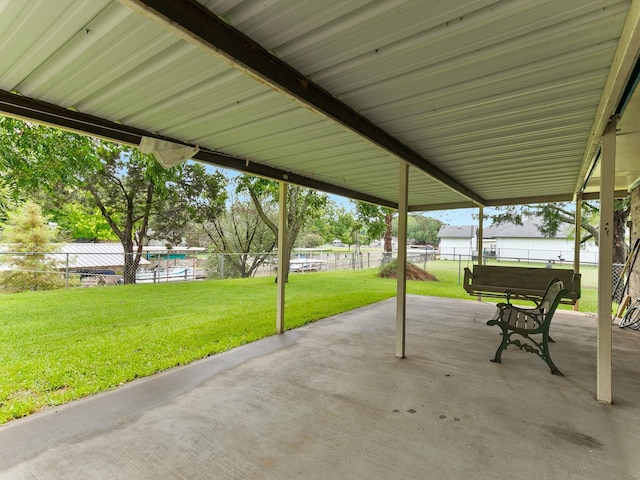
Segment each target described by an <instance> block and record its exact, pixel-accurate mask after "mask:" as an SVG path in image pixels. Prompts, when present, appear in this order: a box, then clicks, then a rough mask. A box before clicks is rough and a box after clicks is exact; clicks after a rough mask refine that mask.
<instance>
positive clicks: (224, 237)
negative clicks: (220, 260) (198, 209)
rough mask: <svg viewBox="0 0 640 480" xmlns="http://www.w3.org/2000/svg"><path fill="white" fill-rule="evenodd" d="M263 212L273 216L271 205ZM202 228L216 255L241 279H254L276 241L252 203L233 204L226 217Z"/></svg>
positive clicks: (217, 218) (264, 206)
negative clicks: (221, 257) (220, 256)
mask: <svg viewBox="0 0 640 480" xmlns="http://www.w3.org/2000/svg"><path fill="white" fill-rule="evenodd" d="M262 209H263V212H264V213H265V215H267V216H268V217H272V216H273V212H272V211H271V210H272V206H271V205H269V204H267V205H263V206H262ZM202 228H203V229H204V230H205V232H206V233H207V235H208V236H209V238H210V239H211V241H212V242H213V245H214V246H215V249H216V252H219V253H221V254H223V256H224V261H225V263H226V264H228V265H230V266H231V269H232V270H233V272H234V273H236V275H237V276H240V277H242V278H246V277H251V276H253V275H254V274H255V271H256V270H257V269H258V268H259V267H260V266H261V265H262V264H263V263H264V262H265V260H266V259H267V258H268V257H269V253H270V252H271V251H273V249H274V247H275V245H276V237H275V236H274V234H273V232H272V231H271V229H270V228H269V227H268V226H267V225H266V224H265V222H264V221H263V220H262V219H261V218H260V215H259V214H258V211H257V210H256V208H255V205H254V204H253V202H251V201H245V202H243V201H240V200H236V201H234V202H233V203H232V204H231V206H230V207H229V210H228V211H227V212H226V213H225V214H224V215H220V216H217V217H215V218H213V219H212V220H211V221H209V222H204V223H203V224H202Z"/></svg>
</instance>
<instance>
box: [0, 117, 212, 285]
mask: <svg viewBox="0 0 640 480" xmlns="http://www.w3.org/2000/svg"><path fill="white" fill-rule="evenodd" d="M0 162H1V163H0V171H4V172H7V173H8V177H7V179H5V181H9V182H11V183H12V184H15V185H17V186H18V187H20V188H21V189H22V190H24V191H26V192H29V193H31V194H32V195H35V194H36V193H37V192H42V191H43V189H44V190H45V191H46V192H47V194H48V195H49V196H50V197H51V198H52V199H56V200H54V201H53V202H52V203H53V204H57V205H62V204H63V203H64V202H65V201H67V200H68V198H69V197H70V195H73V194H78V192H81V193H82V195H80V194H78V197H76V198H80V197H82V196H83V195H84V196H85V197H84V198H88V202H87V205H88V206H89V207H91V208H97V210H98V211H99V212H100V214H101V215H102V217H103V218H104V220H105V221H106V223H107V224H108V225H109V228H110V229H111V230H112V232H113V234H114V235H115V236H116V237H117V238H118V240H119V241H120V243H121V244H122V246H123V249H124V255H125V256H124V281H125V283H134V282H135V272H136V270H137V268H138V264H139V262H140V257H141V254H142V247H143V245H145V244H146V242H147V240H148V238H149V231H148V230H149V223H150V219H151V218H152V217H153V216H155V215H159V214H160V212H163V211H164V212H172V213H173V215H175V216H176V217H177V216H178V213H179V212H187V213H189V214H196V212H203V211H206V208H209V207H207V206H206V205H200V202H201V200H200V199H201V198H204V197H205V195H203V194H202V190H201V189H204V188H206V189H209V188H211V189H213V190H215V189H216V188H215V186H214V184H215V183H216V181H217V177H215V178H213V179H211V178H208V179H203V176H202V172H203V171H204V168H198V167H195V166H188V165H180V166H177V167H173V168H171V169H169V170H165V169H163V168H162V167H161V166H160V165H159V164H158V162H156V161H155V159H154V158H153V157H152V156H151V155H143V154H142V153H140V152H139V151H138V150H137V149H134V148H131V147H124V146H121V145H115V144H112V143H109V142H104V141H101V140H98V139H94V138H89V137H84V136H82V135H78V134H75V133H70V132H65V131H62V130H57V129H53V128H49V127H45V126H41V125H35V124H31V123H29V122H21V121H19V120H15V119H9V118H4V117H0ZM200 167H202V166H200ZM183 173H184V177H183V176H182V175H183ZM219 190H220V187H219V186H218V191H219ZM214 196H215V195H214V194H211V193H207V194H206V197H207V198H209V197H214ZM214 203H215V202H214ZM215 208H217V207H215V206H211V207H210V209H211V211H213V210H215ZM210 213H211V212H210ZM166 216H169V213H167V214H166Z"/></svg>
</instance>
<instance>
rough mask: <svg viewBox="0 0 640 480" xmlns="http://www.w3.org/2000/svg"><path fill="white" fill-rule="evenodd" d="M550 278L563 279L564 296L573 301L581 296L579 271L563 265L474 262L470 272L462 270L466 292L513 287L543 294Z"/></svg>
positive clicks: (502, 290)
mask: <svg viewBox="0 0 640 480" xmlns="http://www.w3.org/2000/svg"><path fill="white" fill-rule="evenodd" d="M553 279H558V280H560V281H562V283H563V286H564V288H565V289H566V292H565V293H564V294H563V296H564V298H569V299H571V300H572V301H573V302H575V301H576V300H577V299H579V298H580V274H577V273H575V272H574V271H573V270H569V269H562V268H557V269H556V268H535V267H507V266H501V265H473V274H472V275H466V272H465V286H464V287H465V290H467V291H468V292H469V293H476V292H483V291H484V292H495V293H504V292H506V291H513V292H521V293H522V294H524V295H533V296H536V295H538V296H542V295H543V292H546V290H547V287H548V286H549V285H550V281H551V280H553Z"/></svg>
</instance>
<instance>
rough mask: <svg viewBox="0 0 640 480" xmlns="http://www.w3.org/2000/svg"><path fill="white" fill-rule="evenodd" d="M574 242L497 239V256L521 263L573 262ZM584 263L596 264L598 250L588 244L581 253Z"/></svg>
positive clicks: (570, 240) (542, 239)
mask: <svg viewBox="0 0 640 480" xmlns="http://www.w3.org/2000/svg"><path fill="white" fill-rule="evenodd" d="M573 247H574V242H573V240H572V239H567V238H496V255H497V256H498V257H499V258H501V259H505V260H507V259H514V260H516V259H517V260H519V261H536V260H537V261H545V262H546V261H549V260H551V261H552V262H559V261H561V259H562V260H563V261H565V262H570V263H572V262H573V258H574V254H573ZM580 261H581V262H582V263H596V261H597V248H595V247H594V246H593V245H591V244H587V245H586V246H585V248H584V249H582V250H581V251H580Z"/></svg>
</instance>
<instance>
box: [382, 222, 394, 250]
mask: <svg viewBox="0 0 640 480" xmlns="http://www.w3.org/2000/svg"><path fill="white" fill-rule="evenodd" d="M384 223H385V225H386V226H387V228H386V229H385V231H384V237H383V239H384V253H383V258H384V261H385V262H389V261H391V258H392V257H393V242H392V240H393V235H392V233H393V232H392V224H393V213H392V212H389V213H387V214H386V215H385V216H384Z"/></svg>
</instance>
